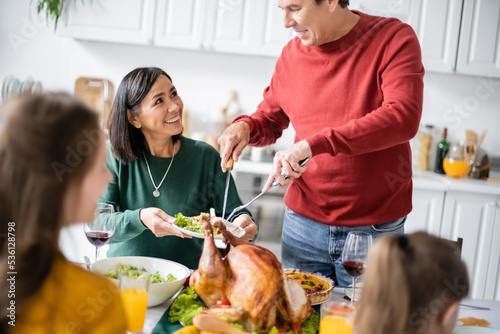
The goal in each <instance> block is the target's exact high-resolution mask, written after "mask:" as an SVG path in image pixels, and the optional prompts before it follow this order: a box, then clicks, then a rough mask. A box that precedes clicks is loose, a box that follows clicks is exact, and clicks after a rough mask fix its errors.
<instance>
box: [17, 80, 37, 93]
mask: <svg viewBox="0 0 500 334" xmlns="http://www.w3.org/2000/svg"><path fill="white" fill-rule="evenodd" d="M34 83H35V82H34V81H33V79H32V78H31V77H27V78H26V80H24V82H23V83H22V84H21V88H20V89H19V92H21V93H31V88H32V87H33V84H34Z"/></svg>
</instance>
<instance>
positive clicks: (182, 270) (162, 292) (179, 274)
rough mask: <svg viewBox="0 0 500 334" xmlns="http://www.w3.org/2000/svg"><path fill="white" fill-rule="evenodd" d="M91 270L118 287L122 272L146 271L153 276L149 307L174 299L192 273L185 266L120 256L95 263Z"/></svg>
mask: <svg viewBox="0 0 500 334" xmlns="http://www.w3.org/2000/svg"><path fill="white" fill-rule="evenodd" d="M90 269H91V270H92V271H93V272H95V273H97V274H100V275H103V276H105V277H107V278H109V279H111V280H112V281H113V282H114V283H115V284H116V285H117V286H118V275H119V274H120V272H121V271H124V270H129V269H134V270H144V271H146V272H147V273H148V274H150V275H151V279H150V284H149V294H148V307H150V306H156V305H159V304H162V303H164V302H165V301H166V300H168V299H170V298H172V296H174V295H175V294H176V293H177V292H178V291H179V290H180V289H181V288H182V286H183V284H184V282H185V280H186V278H187V277H188V276H189V275H190V273H191V271H190V270H189V269H188V268H187V267H186V266H184V265H182V264H180V263H177V262H174V261H169V260H165V259H159V258H154V257H146V256H118V257H110V258H107V259H102V260H99V261H96V262H94V263H93V264H92V265H91V266H90Z"/></svg>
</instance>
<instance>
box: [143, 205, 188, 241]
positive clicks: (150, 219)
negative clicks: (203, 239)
mask: <svg viewBox="0 0 500 334" xmlns="http://www.w3.org/2000/svg"><path fill="white" fill-rule="evenodd" d="M139 217H140V218H141V222H142V223H143V224H144V226H146V227H147V228H149V229H150V230H151V232H153V234H154V235H155V236H157V237H164V236H166V235H175V236H177V237H181V238H191V236H190V235H187V234H185V233H182V232H181V231H179V230H178V229H176V228H175V227H174V226H172V225H173V224H175V222H176V221H177V219H175V218H174V217H172V216H169V215H167V214H166V213H165V211H163V210H162V209H158V208H144V209H142V210H141V211H140V213H139Z"/></svg>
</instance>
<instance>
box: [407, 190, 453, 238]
mask: <svg viewBox="0 0 500 334" xmlns="http://www.w3.org/2000/svg"><path fill="white" fill-rule="evenodd" d="M444 198H445V191H444V190H443V189H423V188H420V189H418V188H414V189H413V201H412V202H413V203H412V204H413V209H412V211H411V212H410V214H409V215H408V217H407V218H406V223H405V233H413V232H417V231H427V232H429V233H431V234H433V235H435V236H439V235H440V233H441V231H440V230H441V218H442V215H443V206H444Z"/></svg>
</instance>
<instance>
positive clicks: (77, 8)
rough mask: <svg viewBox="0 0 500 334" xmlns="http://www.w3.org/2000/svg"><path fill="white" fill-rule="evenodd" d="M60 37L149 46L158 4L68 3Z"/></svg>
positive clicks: (144, 0)
mask: <svg viewBox="0 0 500 334" xmlns="http://www.w3.org/2000/svg"><path fill="white" fill-rule="evenodd" d="M66 2H67V7H66V12H65V14H64V15H63V16H62V17H61V20H60V22H59V24H58V28H57V34H58V35H60V36H70V37H73V38H80V39H87V40H94V41H105V42H118V43H130V44H141V45H148V44H151V43H152V39H153V22H154V10H155V0H105V1H103V0H95V1H86V2H85V3H83V4H82V3H81V2H80V1H66Z"/></svg>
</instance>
